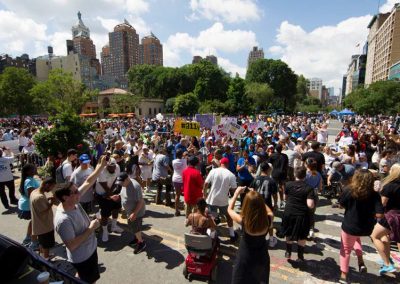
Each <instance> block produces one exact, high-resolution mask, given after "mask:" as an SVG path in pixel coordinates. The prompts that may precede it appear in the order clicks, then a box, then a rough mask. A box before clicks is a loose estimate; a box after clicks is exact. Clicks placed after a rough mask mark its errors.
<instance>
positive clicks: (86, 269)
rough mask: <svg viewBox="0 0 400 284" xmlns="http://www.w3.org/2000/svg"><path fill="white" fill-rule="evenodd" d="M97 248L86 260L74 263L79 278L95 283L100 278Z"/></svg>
mask: <svg viewBox="0 0 400 284" xmlns="http://www.w3.org/2000/svg"><path fill="white" fill-rule="evenodd" d="M98 261H99V259H98V257H97V250H95V251H94V253H93V254H92V255H91V256H90V257H89V258H88V259H86V260H85V261H83V262H80V263H72V265H73V266H74V267H75V269H76V271H77V272H78V274H79V278H80V279H82V280H83V281H86V282H88V283H94V282H96V281H97V280H99V279H100V272H99V264H98Z"/></svg>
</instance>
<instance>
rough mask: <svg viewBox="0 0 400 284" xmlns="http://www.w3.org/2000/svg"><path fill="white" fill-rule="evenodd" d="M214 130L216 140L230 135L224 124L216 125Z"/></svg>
mask: <svg viewBox="0 0 400 284" xmlns="http://www.w3.org/2000/svg"><path fill="white" fill-rule="evenodd" d="M212 132H213V134H214V136H215V139H216V140H221V139H222V138H224V137H225V136H227V135H228V133H227V131H226V129H225V125H224V124H219V125H214V126H213V128H212Z"/></svg>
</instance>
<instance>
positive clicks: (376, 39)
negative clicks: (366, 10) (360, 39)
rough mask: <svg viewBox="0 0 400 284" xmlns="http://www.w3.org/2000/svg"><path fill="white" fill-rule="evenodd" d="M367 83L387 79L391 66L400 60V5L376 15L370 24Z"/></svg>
mask: <svg viewBox="0 0 400 284" xmlns="http://www.w3.org/2000/svg"><path fill="white" fill-rule="evenodd" d="M368 28H369V34H368V55H367V68H366V75H365V84H366V85H369V84H371V83H373V82H376V81H382V80H387V79H388V77H389V71H390V67H391V66H393V65H394V64H396V63H397V62H398V61H400V5H399V4H395V6H394V7H393V9H392V11H391V12H390V13H387V14H378V15H375V16H374V17H373V18H372V20H371V22H370V23H369V25H368Z"/></svg>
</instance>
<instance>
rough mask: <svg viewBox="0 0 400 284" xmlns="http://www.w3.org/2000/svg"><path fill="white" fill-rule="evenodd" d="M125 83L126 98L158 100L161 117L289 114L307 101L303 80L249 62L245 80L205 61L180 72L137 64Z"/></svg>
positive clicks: (271, 63)
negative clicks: (163, 107) (163, 105)
mask: <svg viewBox="0 0 400 284" xmlns="http://www.w3.org/2000/svg"><path fill="white" fill-rule="evenodd" d="M128 78H129V88H130V91H131V92H132V93H134V94H137V95H140V96H142V97H144V98H161V99H164V101H165V102H166V110H167V112H174V113H175V114H178V115H188V114H194V113H198V112H199V113H210V112H217V113H225V114H231V115H236V114H242V113H252V112H263V111H268V110H269V109H283V110H286V111H295V110H296V103H301V102H303V101H304V100H305V99H306V98H307V80H306V79H305V78H304V77H303V76H297V75H296V74H295V73H294V72H293V71H292V70H291V69H290V67H289V66H288V65H287V64H286V63H284V62H283V61H281V60H273V59H259V60H256V61H255V62H252V63H251V64H250V66H249V68H248V70H247V74H246V78H245V79H243V78H240V77H239V76H238V75H236V76H235V77H233V78H232V77H231V76H230V74H228V73H226V72H225V71H224V70H223V69H222V68H220V67H218V66H216V65H213V64H212V63H210V62H208V61H201V62H199V63H197V64H190V65H185V66H182V67H180V68H171V67H163V66H149V65H138V66H134V67H132V68H131V69H130V70H129V72H128ZM312 103H316V105H319V102H315V101H312Z"/></svg>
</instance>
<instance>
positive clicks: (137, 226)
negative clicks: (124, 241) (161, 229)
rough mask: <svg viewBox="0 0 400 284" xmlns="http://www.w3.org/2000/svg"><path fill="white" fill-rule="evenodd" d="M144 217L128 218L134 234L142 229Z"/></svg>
mask: <svg viewBox="0 0 400 284" xmlns="http://www.w3.org/2000/svg"><path fill="white" fill-rule="evenodd" d="M142 225H143V217H140V218H136V219H135V221H130V220H129V219H128V231H129V232H131V233H132V234H136V233H139V232H141V231H142Z"/></svg>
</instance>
